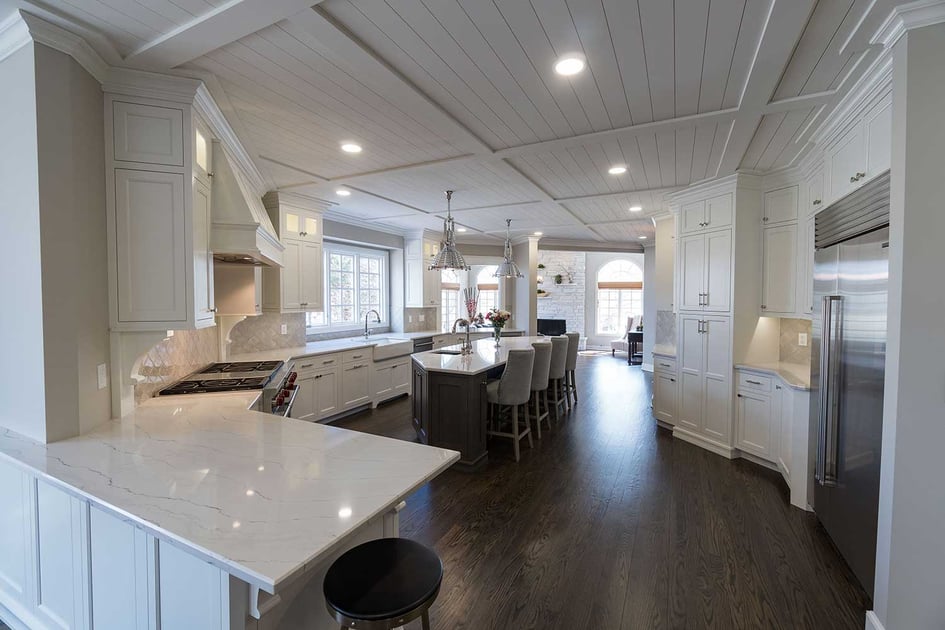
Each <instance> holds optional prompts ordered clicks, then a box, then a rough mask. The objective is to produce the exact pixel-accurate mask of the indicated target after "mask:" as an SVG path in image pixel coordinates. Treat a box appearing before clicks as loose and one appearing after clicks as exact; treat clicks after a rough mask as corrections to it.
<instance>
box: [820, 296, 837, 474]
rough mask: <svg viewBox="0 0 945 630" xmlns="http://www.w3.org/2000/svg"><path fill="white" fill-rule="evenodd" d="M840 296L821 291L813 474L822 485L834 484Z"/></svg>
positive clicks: (835, 472) (835, 471)
mask: <svg viewBox="0 0 945 630" xmlns="http://www.w3.org/2000/svg"><path fill="white" fill-rule="evenodd" d="M841 301H842V298H841V296H839V295H825V296H824V303H823V331H824V335H823V346H822V348H821V352H820V418H819V436H818V437H819V440H818V448H817V462H816V468H815V471H814V472H815V474H814V478H815V479H816V480H817V482H818V483H819V484H820V485H822V486H835V485H837V457H838V452H837V450H838V446H839V444H838V423H839V413H838V411H839V408H838V400H837V394H838V388H839V386H840V383H839V376H840V348H839V345H840V336H841V330H840V321H841V318H840V316H839V315H840V314H839V310H840V307H841Z"/></svg>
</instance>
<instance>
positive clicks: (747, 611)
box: [338, 356, 870, 630]
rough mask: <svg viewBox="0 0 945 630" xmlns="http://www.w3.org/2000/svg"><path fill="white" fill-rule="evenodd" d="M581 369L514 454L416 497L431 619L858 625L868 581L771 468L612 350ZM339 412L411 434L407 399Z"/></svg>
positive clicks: (450, 477) (453, 624) (409, 516)
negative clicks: (703, 437)
mask: <svg viewBox="0 0 945 630" xmlns="http://www.w3.org/2000/svg"><path fill="white" fill-rule="evenodd" d="M577 380H578V387H579V388H580V396H581V399H580V402H579V403H578V404H577V405H576V407H575V408H574V410H573V411H572V412H571V413H570V414H568V415H567V416H566V417H565V418H564V419H563V420H562V421H561V422H559V423H558V424H557V425H555V426H554V427H553V428H552V430H551V431H543V439H541V440H537V439H535V447H534V448H533V449H529V448H528V447H527V446H523V449H522V459H521V462H519V463H517V464H516V463H515V461H514V460H513V458H512V449H511V444H510V443H508V441H506V440H498V441H496V442H493V443H490V456H489V464H488V465H487V467H486V468H485V469H484V470H482V471H481V472H478V473H472V474H466V473H459V472H455V471H447V472H446V473H444V474H443V475H441V476H440V477H437V478H436V479H434V480H433V481H431V482H430V483H429V484H427V485H426V486H424V487H423V488H421V489H419V490H418V491H417V492H416V493H414V494H413V495H412V496H411V497H410V498H409V499H408V501H407V508H406V509H405V510H404V511H403V512H402V513H401V535H402V536H405V537H408V538H413V539H415V540H418V541H420V542H423V543H424V544H427V545H430V546H431V547H433V548H434V549H436V551H437V553H439V554H440V557H441V558H442V560H443V564H444V567H445V569H446V571H445V577H444V582H443V587H442V589H441V591H440V595H439V597H438V599H437V602H436V604H435V605H434V606H433V608H432V611H431V616H432V619H431V620H432V623H433V627H434V628H438V629H442V630H446V629H450V630H453V629H469V630H473V629H476V630H479V629H491V628H516V630H527V629H531V628H535V629H542V630H544V629H551V628H561V629H567V630H582V629H584V628H587V629H590V628H606V629H610V628H626V629H631V628H632V629H639V628H725V629H728V628H792V629H793V628H812V629H813V628H831V629H838V630H844V629H847V628H849V629H851V630H853V629H856V630H860V629H861V628H862V627H863V621H864V615H865V610H866V609H867V608H868V607H869V606H870V602H869V600H868V598H867V596H866V594H865V593H864V592H863V590H862V589H861V588H860V587H859V585H858V584H857V583H856V580H855V578H854V577H853V574H852V573H851V571H850V569H849V568H848V567H847V566H846V564H845V563H844V562H843V560H842V559H841V558H840V556H839V554H838V553H837V551H836V550H835V549H834V547H833V545H832V544H831V542H830V540H829V538H827V536H826V534H825V533H824V531H823V529H822V528H821V527H820V526H819V525H818V524H817V521H816V518H814V517H813V515H811V514H808V513H806V512H803V511H801V510H798V509H796V508H794V507H792V506H790V504H789V503H788V501H787V491H786V487H785V485H784V483H783V481H782V480H781V479H780V476H779V475H778V473H776V472H774V471H770V470H767V469H764V468H761V467H759V466H757V465H755V464H751V463H748V462H745V461H729V460H726V459H724V458H722V457H719V456H717V455H714V454H712V453H709V452H707V451H705V450H702V449H700V448H698V447H696V446H693V445H691V444H687V443H684V442H680V441H678V440H674V439H673V438H672V436H671V434H670V433H669V432H667V431H665V430H663V429H658V428H657V426H656V422H655V421H654V419H653V417H652V413H651V409H650V398H651V395H650V392H651V381H650V377H649V375H647V374H645V373H643V372H641V371H640V368H639V367H638V366H633V367H631V366H627V365H626V362H625V361H622V360H621V359H620V358H619V357H618V358H612V357H609V356H589V357H581V358H580V359H579V363H578V376H577ZM338 425H339V426H343V427H346V428H350V429H355V430H359V431H366V432H369V433H375V434H378V435H386V436H388V437H395V438H398V439H411V440H412V439H414V435H413V432H412V428H411V426H410V404H409V401H408V400H406V399H401V400H397V401H393V402H391V403H388V404H386V405H383V406H381V407H379V408H378V409H376V410H373V411H370V412H365V413H362V414H360V415H357V416H352V417H350V418H346V419H344V420H342V421H340V422H338Z"/></svg>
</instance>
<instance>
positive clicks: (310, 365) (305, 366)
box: [299, 363, 315, 370]
mask: <svg viewBox="0 0 945 630" xmlns="http://www.w3.org/2000/svg"><path fill="white" fill-rule="evenodd" d="M313 365H315V364H314V363H306V364H305V365H300V366H299V369H300V370H301V369H305V368H310V367H312V366H313Z"/></svg>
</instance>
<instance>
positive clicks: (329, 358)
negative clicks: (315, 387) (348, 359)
mask: <svg viewBox="0 0 945 630" xmlns="http://www.w3.org/2000/svg"><path fill="white" fill-rule="evenodd" d="M336 365H341V355H340V354H322V355H319V356H315V357H302V358H301V359H297V360H296V362H295V371H296V372H299V373H300V374H301V373H303V372H314V371H316V370H324V369H326V368H333V367H335V366H336Z"/></svg>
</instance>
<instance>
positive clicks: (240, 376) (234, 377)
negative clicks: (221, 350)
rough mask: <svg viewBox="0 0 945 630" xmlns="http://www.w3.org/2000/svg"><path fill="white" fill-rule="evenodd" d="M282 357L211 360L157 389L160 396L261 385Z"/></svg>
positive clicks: (278, 365)
mask: <svg viewBox="0 0 945 630" xmlns="http://www.w3.org/2000/svg"><path fill="white" fill-rule="evenodd" d="M281 367H282V361H242V362H233V363H213V364H211V365H208V366H207V367H205V368H203V369H202V370H199V371H197V372H194V373H193V374H191V375H189V376H187V377H185V378H183V379H181V380H179V381H178V382H176V383H174V384H173V385H171V386H170V387H166V388H164V389H162V390H161V392H160V395H161V396H172V395H175V394H206V393H209V392H238V391H242V390H247V389H263V388H264V387H265V386H266V385H268V384H269V381H271V380H272V377H273V376H275V374H276V372H278V371H279V368H281Z"/></svg>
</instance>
